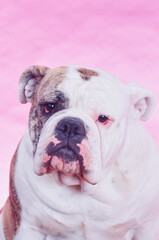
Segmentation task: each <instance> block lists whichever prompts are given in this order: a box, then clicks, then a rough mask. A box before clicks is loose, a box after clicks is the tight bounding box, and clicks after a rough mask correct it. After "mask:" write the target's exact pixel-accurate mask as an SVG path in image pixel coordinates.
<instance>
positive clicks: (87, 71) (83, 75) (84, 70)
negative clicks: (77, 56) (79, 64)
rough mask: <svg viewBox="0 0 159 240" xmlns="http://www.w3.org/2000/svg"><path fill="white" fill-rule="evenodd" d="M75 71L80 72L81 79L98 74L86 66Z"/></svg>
mask: <svg viewBox="0 0 159 240" xmlns="http://www.w3.org/2000/svg"><path fill="white" fill-rule="evenodd" d="M77 71H78V72H79V73H80V76H81V78H82V79H83V80H89V79H90V78H91V77H96V76H98V75H99V74H98V73H97V72H96V71H94V70H91V69H87V68H78V69H77Z"/></svg>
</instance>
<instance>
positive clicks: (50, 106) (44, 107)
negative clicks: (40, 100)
mask: <svg viewBox="0 0 159 240" xmlns="http://www.w3.org/2000/svg"><path fill="white" fill-rule="evenodd" d="M41 107H42V112H43V113H44V114H49V113H52V112H53V111H54V110H55V104H54V103H46V104H43V105H41Z"/></svg>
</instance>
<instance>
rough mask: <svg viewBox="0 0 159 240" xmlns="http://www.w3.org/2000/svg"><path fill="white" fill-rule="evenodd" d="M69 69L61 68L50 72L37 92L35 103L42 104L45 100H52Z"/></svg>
mask: <svg viewBox="0 0 159 240" xmlns="http://www.w3.org/2000/svg"><path fill="white" fill-rule="evenodd" d="M66 72H67V67H59V68H55V69H50V70H48V72H47V74H46V75H45V77H44V78H43V79H42V80H41V82H40V84H39V87H38V89H37V92H36V93H35V97H34V99H35V101H34V103H36V102H37V101H38V102H42V101H43V99H46V100H47V101H49V100H51V98H52V94H53V92H54V91H55V89H56V87H57V86H58V85H59V84H60V83H62V81H63V80H64V79H65V78H66Z"/></svg>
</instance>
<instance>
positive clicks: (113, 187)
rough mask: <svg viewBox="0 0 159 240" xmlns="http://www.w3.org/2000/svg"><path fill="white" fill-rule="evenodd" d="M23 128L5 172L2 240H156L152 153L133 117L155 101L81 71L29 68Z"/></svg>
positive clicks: (157, 167)
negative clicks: (26, 121)
mask: <svg viewBox="0 0 159 240" xmlns="http://www.w3.org/2000/svg"><path fill="white" fill-rule="evenodd" d="M19 98H20V101H21V103H27V102H31V109H30V114H29V124H28V127H27V129H26V131H25V134H24V137H23V138H22V140H21V142H20V144H19V145H18V147H17V150H16V152H15V154H14V156H13V159H12V162H11V168H10V193H9V197H8V200H7V201H6V203H5V206H4V207H3V209H2V211H1V215H0V239H1V240H55V239H56V240H63V239H67V240H97V239H99V240H158V239H159V148H158V146H157V144H156V143H155V141H154V140H153V139H152V137H151V136H150V134H149V133H148V132H147V131H146V130H145V128H144V127H143V125H142V124H141V121H140V120H144V121H145V120H147V119H149V117H150V116H151V114H152V112H153V110H154V106H155V97H154V95H153V93H152V92H151V91H149V90H147V89H144V88H142V87H140V86H139V85H137V84H135V83H128V84H124V83H122V82H121V81H120V80H118V79H117V78H116V77H114V76H111V75H110V74H108V73H107V72H104V71H101V70H95V69H88V68H85V67H81V66H68V67H59V68H56V69H50V68H47V67H42V66H32V67H29V68H28V69H26V70H25V71H24V73H23V74H22V76H21V78H20V82H19Z"/></svg>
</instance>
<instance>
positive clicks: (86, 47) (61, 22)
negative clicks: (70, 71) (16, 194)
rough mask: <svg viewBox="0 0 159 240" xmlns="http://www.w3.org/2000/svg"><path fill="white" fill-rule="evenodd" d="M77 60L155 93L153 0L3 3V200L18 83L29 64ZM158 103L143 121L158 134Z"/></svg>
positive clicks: (158, 36) (158, 37)
mask: <svg viewBox="0 0 159 240" xmlns="http://www.w3.org/2000/svg"><path fill="white" fill-rule="evenodd" d="M33 64H40V65H46V66H50V67H56V66H59V65H70V64H76V65H77V64H80V65H85V66H88V67H95V68H102V69H105V70H107V71H109V72H112V73H113V74H115V75H116V76H118V77H119V78H120V79H121V80H123V81H124V82H128V81H137V82H139V83H140V84H142V85H143V86H145V87H148V88H150V89H151V90H153V91H154V93H155V95H156V96H157V98H158V100H159V1H158V0H151V1H150V0H118V1H113V0H99V1H95V0H79V1H78V0H76V1H75V0H58V1H57V0H43V1H41V0H34V1H33V0H26V1H25V0H10V1H9V0H6V1H1V8H0V66H1V68H0V99H1V101H0V116H1V117H0V133H1V137H0V155H1V158H0V206H2V205H3V204H4V201H5V199H6V198H7V195H8V174H9V164H10V160H11V157H12V155H13V153H14V151H15V148H16V146H17V144H18V142H19V140H20V139H21V137H22V135H23V132H24V129H25V126H26V124H27V119H28V111H29V104H26V105H21V104H20V103H19V102H18V94H17V85H18V80H19V76H20V74H21V73H22V71H23V70H24V69H25V68H26V67H27V66H29V65H33ZM158 113H159V104H157V106H156V110H155V112H154V114H153V116H152V118H151V119H150V120H149V121H148V122H146V123H144V124H145V125H146V127H147V128H148V130H149V131H150V133H151V134H152V135H153V137H154V138H155V139H156V141H157V142H159V134H158V131H159V124H158V120H159V114H158Z"/></svg>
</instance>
